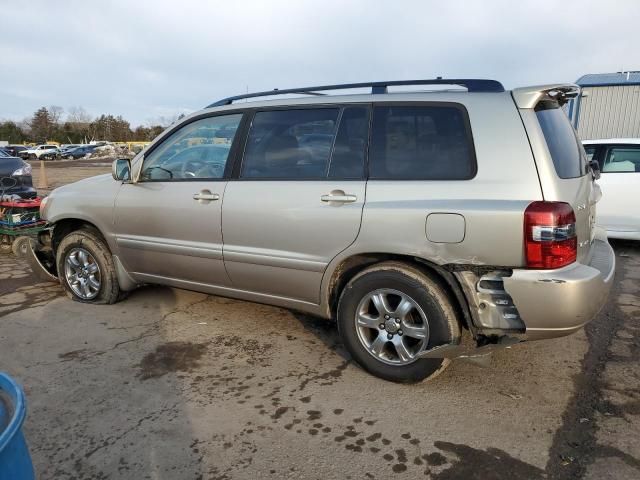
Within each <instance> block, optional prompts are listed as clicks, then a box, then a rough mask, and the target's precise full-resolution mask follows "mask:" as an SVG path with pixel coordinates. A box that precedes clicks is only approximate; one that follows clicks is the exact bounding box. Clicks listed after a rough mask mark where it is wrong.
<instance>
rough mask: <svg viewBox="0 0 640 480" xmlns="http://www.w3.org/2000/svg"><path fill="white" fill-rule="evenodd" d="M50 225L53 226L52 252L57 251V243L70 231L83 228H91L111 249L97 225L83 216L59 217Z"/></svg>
mask: <svg viewBox="0 0 640 480" xmlns="http://www.w3.org/2000/svg"><path fill="white" fill-rule="evenodd" d="M52 227H53V231H52V233H51V247H52V248H53V251H54V252H56V251H57V249H58V245H60V242H61V241H62V239H63V238H64V237H66V236H67V235H68V234H70V233H71V232H75V231H76V230H81V229H83V228H84V229H88V230H91V231H92V232H93V233H95V234H97V235H98V236H100V238H101V239H102V240H104V242H105V243H106V244H107V246H108V247H109V249H110V250H111V245H110V244H109V242H108V241H107V238H106V237H105V235H104V234H103V233H102V231H101V230H100V228H98V226H97V225H96V224H95V223H93V222H91V221H89V220H86V219H83V218H76V217H70V218H61V219H59V220H56V221H55V222H54V223H53V225H52ZM112 253H113V252H112Z"/></svg>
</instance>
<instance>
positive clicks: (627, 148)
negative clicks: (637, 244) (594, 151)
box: [597, 144, 640, 238]
mask: <svg viewBox="0 0 640 480" xmlns="http://www.w3.org/2000/svg"><path fill="white" fill-rule="evenodd" d="M598 162H599V163H600V171H601V176H600V179H599V180H598V184H599V185H600V187H601V188H602V199H601V200H600V202H599V203H598V215H597V223H598V224H599V225H600V226H602V227H603V228H605V229H606V230H607V232H608V233H609V235H610V236H612V237H613V238H625V237H629V236H637V235H638V234H639V233H640V210H639V209H638V205H640V145H633V144H628V145H625V144H615V145H602V146H600V148H599V151H598Z"/></svg>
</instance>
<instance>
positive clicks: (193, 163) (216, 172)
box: [182, 160, 225, 178]
mask: <svg viewBox="0 0 640 480" xmlns="http://www.w3.org/2000/svg"><path fill="white" fill-rule="evenodd" d="M224 167H225V163H224V162H203V161H202V160H188V161H186V162H184V164H183V165H182V178H222V177H223V176H224Z"/></svg>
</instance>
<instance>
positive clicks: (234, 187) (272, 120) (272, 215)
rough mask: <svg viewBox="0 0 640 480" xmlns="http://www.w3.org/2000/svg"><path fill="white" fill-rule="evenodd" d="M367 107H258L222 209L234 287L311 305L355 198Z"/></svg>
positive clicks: (352, 231) (350, 232) (360, 195)
mask: <svg viewBox="0 0 640 480" xmlns="http://www.w3.org/2000/svg"><path fill="white" fill-rule="evenodd" d="M368 119H369V107H368V106H349V107H344V108H342V107H339V106H337V107H317V108H309V107H306V108H299V109H291V108H290V109H286V110H285V109H280V110H271V111H258V112H257V113H256V114H255V116H254V118H253V120H252V122H251V127H250V130H249V133H248V138H247V143H246V147H245V153H244V158H243V161H242V165H241V168H240V171H239V172H238V178H237V179H235V180H232V181H230V182H229V184H228V185H227V190H226V192H225V199H224V206H223V212H222V230H223V232H224V258H225V265H226V268H227V271H228V272H229V276H230V277H231V281H232V285H233V287H234V288H238V289H241V290H248V291H252V292H257V293H262V294H265V295H271V296H279V297H286V298H293V299H296V300H300V301H305V302H309V303H315V304H317V303H318V302H319V291H320V283H321V280H322V275H323V272H324V270H325V269H326V267H327V265H328V263H329V262H330V261H331V260H332V259H333V258H334V257H335V256H336V255H338V253H340V252H341V251H342V250H344V249H345V248H347V247H348V246H349V245H351V244H352V243H353V242H354V241H355V239H356V237H357V235H358V231H359V229H360V220H361V217H362V208H363V205H364V201H365V185H366V183H365V180H364V163H365V154H366V144H367V137H368V124H369V121H368Z"/></svg>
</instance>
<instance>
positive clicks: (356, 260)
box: [322, 252, 473, 329]
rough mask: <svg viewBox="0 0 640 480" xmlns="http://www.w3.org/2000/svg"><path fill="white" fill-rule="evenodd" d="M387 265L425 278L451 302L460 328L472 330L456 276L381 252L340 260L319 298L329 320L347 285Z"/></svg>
mask: <svg viewBox="0 0 640 480" xmlns="http://www.w3.org/2000/svg"><path fill="white" fill-rule="evenodd" d="M387 261H395V262H399V263H402V264H405V265H407V266H410V267H414V268H417V269H418V270H419V271H420V272H422V273H423V274H424V275H427V276H429V277H430V278H432V279H433V280H435V281H437V282H438V283H439V284H440V286H441V287H442V288H443V289H444V290H445V292H446V293H447V295H448V296H449V298H450V299H451V303H452V306H453V308H454V310H455V312H456V316H457V317H458V320H459V322H460V325H461V326H463V327H464V328H467V329H469V328H470V326H471V327H472V326H473V321H472V318H471V312H470V310H469V304H468V302H467V299H466V297H465V295H464V293H463V290H462V287H461V286H460V284H459V283H458V280H457V279H456V278H455V276H454V275H453V274H452V273H451V272H449V271H448V270H447V269H446V268H444V267H442V266H440V265H436V264H435V263H433V262H430V261H428V260H425V259H423V258H420V257H415V256H412V255H402V254H391V253H380V252H371V253H359V254H355V255H351V256H349V257H347V258H344V259H342V260H340V262H339V263H338V264H337V265H336V266H335V267H334V268H333V269H332V270H331V272H330V274H329V276H328V277H327V281H326V282H325V283H324V285H325V286H324V287H323V290H324V291H323V295H322V300H323V302H322V310H323V313H324V314H325V315H326V316H327V317H329V318H336V314H337V308H338V300H339V299H340V294H341V293H342V290H343V289H344V287H345V286H346V285H347V284H348V283H349V281H350V280H351V279H353V278H354V277H355V276H356V275H358V274H359V273H360V272H362V271H363V270H365V269H366V268H369V267H371V266H373V265H376V264H379V263H382V262H387ZM327 273H329V272H327Z"/></svg>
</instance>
